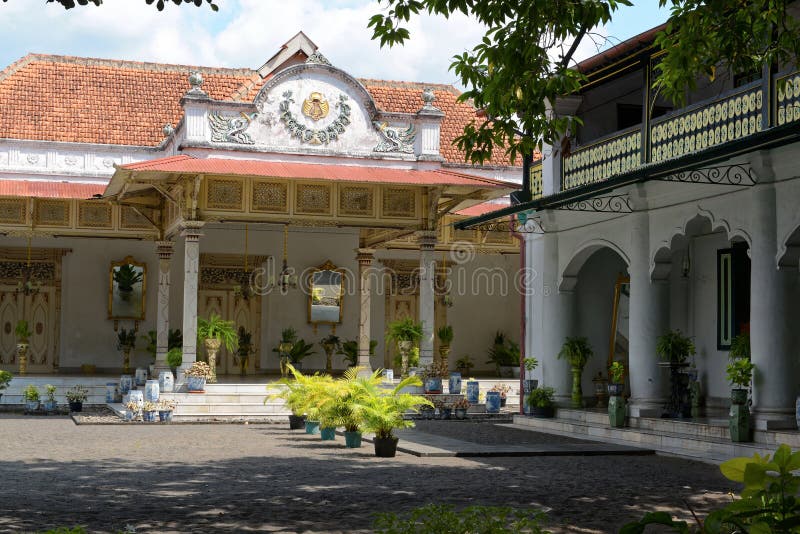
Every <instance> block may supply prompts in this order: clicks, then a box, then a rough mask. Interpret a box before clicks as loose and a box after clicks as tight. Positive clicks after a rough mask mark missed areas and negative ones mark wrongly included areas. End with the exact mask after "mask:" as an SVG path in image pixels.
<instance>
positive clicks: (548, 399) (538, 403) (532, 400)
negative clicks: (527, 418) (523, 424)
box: [527, 386, 556, 418]
mask: <svg viewBox="0 0 800 534" xmlns="http://www.w3.org/2000/svg"><path fill="white" fill-rule="evenodd" d="M555 393H556V390H554V389H553V388H551V387H547V386H544V387H540V388H536V389H534V390H533V391H531V392H530V393H528V399H527V402H528V405H529V406H530V407H531V415H533V416H534V417H544V418H549V417H553V415H555V402H554V400H553V398H554V396H555Z"/></svg>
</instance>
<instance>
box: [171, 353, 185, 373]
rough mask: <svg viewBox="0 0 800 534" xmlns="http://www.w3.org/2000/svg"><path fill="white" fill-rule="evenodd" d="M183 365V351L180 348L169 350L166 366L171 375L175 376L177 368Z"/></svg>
mask: <svg viewBox="0 0 800 534" xmlns="http://www.w3.org/2000/svg"><path fill="white" fill-rule="evenodd" d="M182 363H183V351H182V350H181V349H180V348H177V347H176V348H173V349H169V352H168V353H167V365H169V367H170V369H172V374H177V371H178V367H180V366H181V364H182Z"/></svg>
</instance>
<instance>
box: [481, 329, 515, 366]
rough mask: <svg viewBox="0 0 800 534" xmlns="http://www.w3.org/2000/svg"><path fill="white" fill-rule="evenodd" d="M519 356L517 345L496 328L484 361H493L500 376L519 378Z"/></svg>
mask: <svg viewBox="0 0 800 534" xmlns="http://www.w3.org/2000/svg"><path fill="white" fill-rule="evenodd" d="M519 358H520V350H519V345H517V344H516V343H514V342H513V341H511V340H510V339H508V337H507V336H506V334H505V333H504V332H502V331H500V330H498V331H497V332H496V333H495V335H494V342H493V343H492V346H491V347H490V348H489V359H488V360H487V361H486V363H493V364H494V365H495V368H496V369H497V374H498V375H500V376H505V377H515V378H519Z"/></svg>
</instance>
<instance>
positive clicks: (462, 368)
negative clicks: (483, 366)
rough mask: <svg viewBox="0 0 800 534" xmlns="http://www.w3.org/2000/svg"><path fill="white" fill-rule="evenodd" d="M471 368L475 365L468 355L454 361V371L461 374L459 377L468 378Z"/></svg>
mask: <svg viewBox="0 0 800 534" xmlns="http://www.w3.org/2000/svg"><path fill="white" fill-rule="evenodd" d="M473 367H475V363H474V362H473V361H472V358H471V357H470V356H469V355H465V356H462V357H461V358H459V359H457V360H456V369H458V371H459V372H460V373H461V376H469V373H470V371H471V370H472V368H473Z"/></svg>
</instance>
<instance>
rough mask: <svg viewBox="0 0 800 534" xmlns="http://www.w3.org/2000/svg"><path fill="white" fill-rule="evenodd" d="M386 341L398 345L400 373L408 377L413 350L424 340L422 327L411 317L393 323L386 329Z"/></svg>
mask: <svg viewBox="0 0 800 534" xmlns="http://www.w3.org/2000/svg"><path fill="white" fill-rule="evenodd" d="M386 339H387V341H392V342H394V343H396V344H397V350H398V351H399V352H400V373H401V375H402V376H407V375H408V367H409V358H410V357H411V350H412V349H413V348H414V345H415V344H416V343H418V342H419V340H420V339H422V325H421V324H420V323H418V322H416V321H414V320H413V319H412V318H410V317H406V318H405V319H398V320H396V321H392V322H390V323H389V324H388V325H387V327H386Z"/></svg>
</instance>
